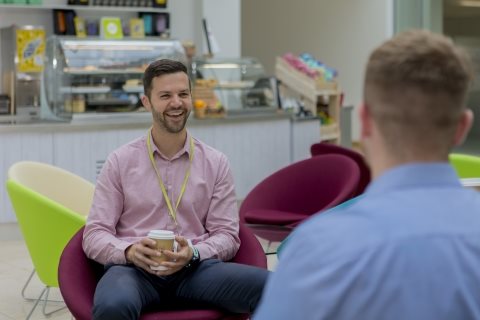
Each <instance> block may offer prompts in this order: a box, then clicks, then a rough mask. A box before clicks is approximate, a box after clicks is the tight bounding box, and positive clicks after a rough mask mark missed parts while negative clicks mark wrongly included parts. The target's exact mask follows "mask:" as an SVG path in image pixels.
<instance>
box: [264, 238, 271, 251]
mask: <svg viewBox="0 0 480 320" xmlns="http://www.w3.org/2000/svg"><path fill="white" fill-rule="evenodd" d="M271 245H272V241H270V240H268V244H267V249H265V255H268V254H270V253H269V252H270V246H271Z"/></svg>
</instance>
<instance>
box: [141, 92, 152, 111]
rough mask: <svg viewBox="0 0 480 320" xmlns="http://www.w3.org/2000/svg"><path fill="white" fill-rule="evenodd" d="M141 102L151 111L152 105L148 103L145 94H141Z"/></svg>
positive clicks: (148, 100)
mask: <svg viewBox="0 0 480 320" xmlns="http://www.w3.org/2000/svg"><path fill="white" fill-rule="evenodd" d="M142 104H143V106H144V107H145V109H147V110H148V111H152V105H151V104H150V99H148V97H147V96H146V95H142Z"/></svg>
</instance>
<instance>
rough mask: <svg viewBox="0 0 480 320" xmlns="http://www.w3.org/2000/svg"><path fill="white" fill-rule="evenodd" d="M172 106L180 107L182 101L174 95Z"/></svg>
mask: <svg viewBox="0 0 480 320" xmlns="http://www.w3.org/2000/svg"><path fill="white" fill-rule="evenodd" d="M172 104H173V105H175V106H178V105H180V104H181V99H180V97H179V96H178V95H177V94H174V95H173V96H172Z"/></svg>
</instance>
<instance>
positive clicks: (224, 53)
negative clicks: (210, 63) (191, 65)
mask: <svg viewBox="0 0 480 320" xmlns="http://www.w3.org/2000/svg"><path fill="white" fill-rule="evenodd" d="M203 15H204V18H206V19H207V23H208V26H209V29H210V31H211V32H212V33H213V34H214V36H215V39H216V40H217V43H218V46H219V48H220V50H221V51H220V52H219V53H218V54H216V56H218V57H228V58H232V57H233V58H237V57H240V56H241V43H240V39H241V37H240V34H241V10H240V0H203ZM203 39H204V41H205V37H203ZM203 45H204V48H206V47H207V46H206V43H205V42H204V44H203ZM198 52H199V53H200V52H201V51H198ZM205 52H206V50H205Z"/></svg>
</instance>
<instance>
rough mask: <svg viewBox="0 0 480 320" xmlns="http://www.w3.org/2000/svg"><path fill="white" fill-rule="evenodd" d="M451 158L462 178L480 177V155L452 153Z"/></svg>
mask: <svg viewBox="0 0 480 320" xmlns="http://www.w3.org/2000/svg"><path fill="white" fill-rule="evenodd" d="M449 160H450V163H451V164H452V166H453V167H454V168H455V171H456V172H457V174H458V176H459V177H460V178H480V157H477V156H473V155H467V154H460V153H451V154H450V155H449Z"/></svg>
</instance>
